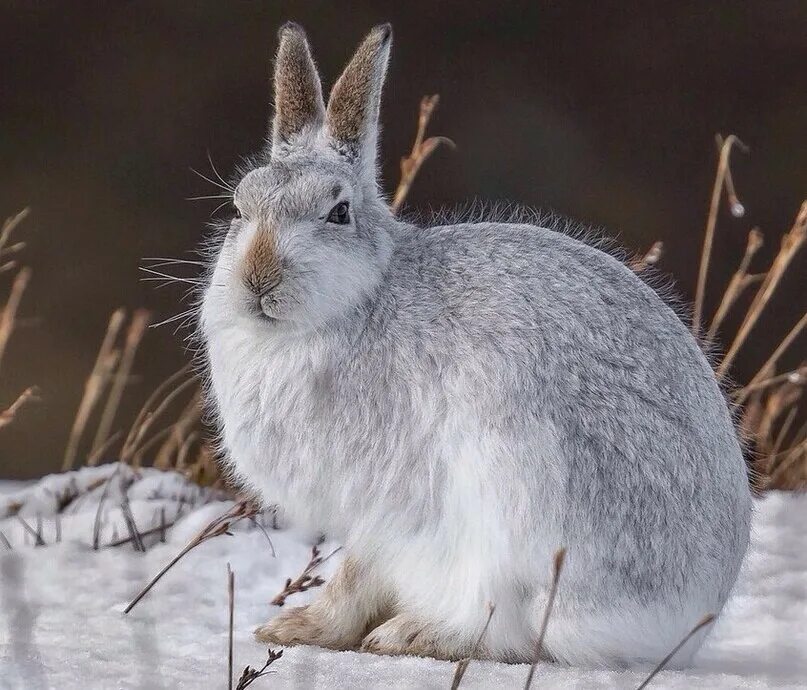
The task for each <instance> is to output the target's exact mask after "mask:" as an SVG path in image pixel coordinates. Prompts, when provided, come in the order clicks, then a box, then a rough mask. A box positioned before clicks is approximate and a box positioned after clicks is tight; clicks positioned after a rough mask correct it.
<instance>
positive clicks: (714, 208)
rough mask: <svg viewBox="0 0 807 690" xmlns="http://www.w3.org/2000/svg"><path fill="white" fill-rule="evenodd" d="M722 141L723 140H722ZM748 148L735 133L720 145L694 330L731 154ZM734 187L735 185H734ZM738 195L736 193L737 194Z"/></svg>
mask: <svg viewBox="0 0 807 690" xmlns="http://www.w3.org/2000/svg"><path fill="white" fill-rule="evenodd" d="M721 141H722V140H721ZM735 145H737V146H739V147H740V148H741V149H744V150H747V147H746V146H745V144H743V143H742V142H741V141H740V140H739V139H738V138H737V137H736V136H734V135H733V134H731V135H729V136H728V137H726V139H725V141H722V143H721V146H720V158H719V160H718V164H717V174H716V175H715V184H714V187H713V188H712V200H711V202H710V204H709V215H708V217H707V219H706V231H705V233H704V237H703V249H702V250H701V262H700V267H699V269H698V284H697V286H696V288H695V306H694V310H693V315H692V332H693V333H694V334H696V335H697V334H698V333H700V329H701V320H702V314H703V299H704V295H705V294H706V278H707V276H708V274H709V262H710V260H711V258H712V245H713V244H714V235H715V225H716V224H717V212H718V210H719V208H720V196H721V195H722V193H723V188H724V187H725V184H726V176H727V171H728V169H729V156H730V155H731V149H732V148H733V147H734V146H735ZM732 188H733V185H732ZM735 197H736V195H735Z"/></svg>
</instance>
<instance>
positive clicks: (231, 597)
mask: <svg viewBox="0 0 807 690" xmlns="http://www.w3.org/2000/svg"><path fill="white" fill-rule="evenodd" d="M227 599H228V603H229V613H230V625H229V629H228V635H227V638H228V639H227V641H228V645H227V687H228V688H229V689H230V690H233V617H234V615H235V573H234V572H233V569H232V568H231V567H230V564H229V563H228V564H227Z"/></svg>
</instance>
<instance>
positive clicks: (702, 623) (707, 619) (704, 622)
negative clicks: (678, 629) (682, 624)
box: [637, 613, 715, 690]
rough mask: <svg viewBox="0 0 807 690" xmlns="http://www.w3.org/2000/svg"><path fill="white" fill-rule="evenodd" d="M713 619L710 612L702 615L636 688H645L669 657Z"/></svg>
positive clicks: (638, 689)
mask: <svg viewBox="0 0 807 690" xmlns="http://www.w3.org/2000/svg"><path fill="white" fill-rule="evenodd" d="M714 619H715V617H714V614H712V613H710V614H708V615H707V616H704V617H703V619H702V620H701V621H700V622H699V623H698V624H697V625H696V626H695V627H694V628H692V630H690V631H689V632H688V633H687V634H686V636H685V637H684V639H683V640H681V641H680V642H679V643H678V644H677V645H675V647H674V648H673V650H672V651H671V652H670V653H669V654H668V655H667V656H665V657H664V658H663V659H662V660H661V661H660V662H659V664H658V666H656V667H655V668H654V669H653V670H652V671H651V672H650V675H649V676H647V678H645V679H644V681H642V684H641V685H640V686H639V687H638V688H637V690H643V688H646V687H647V686H648V685H649V684H650V681H651V680H653V678H655V677H656V675H658V674H659V673H660V672H661V671H662V670H663V669H664V667H665V666H666V665H667V664H669V663H670V659H672V658H673V657H674V656H675V655H676V654H677V653H678V650H679V649H681V647H683V646H684V645H685V644H686V643H687V642H689V640H690V639H691V638H692V636H693V635H694V634H695V633H697V632H698V631H699V630H700V629H701V628H705V627H706V626H707V625H709V623H711V622H712V621H713V620H714Z"/></svg>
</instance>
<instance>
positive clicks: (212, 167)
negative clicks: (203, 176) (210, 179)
mask: <svg viewBox="0 0 807 690" xmlns="http://www.w3.org/2000/svg"><path fill="white" fill-rule="evenodd" d="M207 160H208V162H209V163H210V167H211V169H212V170H213V173H214V174H215V175H216V177H218V178H219V180H220V181H221V183H222V184H223V185H224V186H225V187H229V186H230V185H229V184H228V182H227V180H225V179H224V178H223V177H222V176H221V173H220V172H219V171H218V170H217V169H216V166H215V165H214V164H213V158H212V156H211V155H210V149H208V150H207Z"/></svg>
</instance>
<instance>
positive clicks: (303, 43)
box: [272, 22, 325, 152]
mask: <svg viewBox="0 0 807 690" xmlns="http://www.w3.org/2000/svg"><path fill="white" fill-rule="evenodd" d="M278 37H279V38H280V46H279V47H278V49H277V57H276V59H275V117H274V120H273V122H272V150H273V152H276V150H277V149H278V147H280V146H285V145H287V144H289V142H290V141H291V140H292V139H293V138H294V137H295V136H297V135H298V134H300V133H301V132H302V131H303V130H304V129H306V128H308V129H314V128H316V127H318V126H320V125H322V122H323V119H324V116H325V103H324V102H323V100H322V84H321V83H320V79H319V74H317V68H316V65H314V58H312V57H311V50H310V49H309V47H308V41H307V40H306V37H305V31H303V29H302V27H301V26H299V25H298V24H295V23H294V22H287V23H286V24H284V25H283V26H282V27H281V28H280V31H279V32H278Z"/></svg>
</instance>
